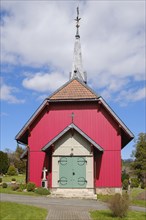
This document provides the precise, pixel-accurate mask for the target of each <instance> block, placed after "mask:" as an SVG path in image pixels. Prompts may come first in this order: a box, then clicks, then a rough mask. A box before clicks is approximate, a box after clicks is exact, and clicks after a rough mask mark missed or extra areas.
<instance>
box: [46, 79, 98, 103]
mask: <svg viewBox="0 0 146 220" xmlns="http://www.w3.org/2000/svg"><path fill="white" fill-rule="evenodd" d="M73 81H77V82H78V83H80V84H81V85H82V86H83V87H84V88H85V89H87V91H88V92H90V93H91V94H92V96H93V97H91V94H90V95H89V94H88V95H87V96H90V97H79V98H80V99H82V98H84V99H85V98H99V97H100V95H98V94H96V93H95V91H94V90H93V89H91V88H90V87H89V86H88V85H87V84H85V83H84V82H82V81H81V80H80V79H78V78H72V79H71V80H69V81H67V82H66V83H65V84H64V85H63V86H61V87H60V88H59V89H57V90H56V91H55V92H54V93H52V94H51V95H50V96H49V97H48V98H47V99H48V100H49V99H50V100H51V99H61V98H53V96H55V95H57V93H59V92H61V91H62V90H63V89H65V88H66V87H67V86H68V85H69V84H71V83H72V82H73ZM78 92H79V93H81V91H78ZM80 95H81V94H80ZM82 95H83V94H82ZM60 96H61V95H60ZM75 96H76V95H75ZM69 98H70V97H68V98H67V97H65V99H69ZM72 98H73V97H72ZM62 99H64V98H62ZM76 99H77V97H76Z"/></svg>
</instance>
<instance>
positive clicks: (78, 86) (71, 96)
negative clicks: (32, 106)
mask: <svg viewBox="0 0 146 220" xmlns="http://www.w3.org/2000/svg"><path fill="white" fill-rule="evenodd" d="M98 97H99V96H98V95H97V94H96V93H95V92H94V91H92V90H91V88H90V87H88V86H87V84H85V83H83V82H81V81H80V80H79V79H77V78H75V79H72V80H70V81H69V82H67V83H66V84H65V85H63V86H62V87H61V88H60V89H58V90H57V91H56V92H55V93H53V94H52V95H51V96H50V97H49V99H50V100H82V99H86V100H87V99H97V98H98Z"/></svg>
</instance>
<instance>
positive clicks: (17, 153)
mask: <svg viewBox="0 0 146 220" xmlns="http://www.w3.org/2000/svg"><path fill="white" fill-rule="evenodd" d="M23 152H24V149H23V148H22V147H20V146H19V145H17V148H16V150H15V152H14V154H15V160H14V166H15V167H16V168H17V169H18V172H19V173H24V172H25V171H26V162H25V161H24V160H20V156H21V155H22V153H23Z"/></svg>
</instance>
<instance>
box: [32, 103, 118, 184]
mask: <svg viewBox="0 0 146 220" xmlns="http://www.w3.org/2000/svg"><path fill="white" fill-rule="evenodd" d="M72 112H74V115H75V117H74V124H75V125H76V126H78V127H79V128H80V129H81V130H82V131H83V132H85V133H86V134H87V135H88V136H89V137H90V138H92V139H93V140H94V141H95V142H96V143H97V144H99V145H100V146H101V147H102V148H103V149H104V150H105V152H104V153H103V156H102V163H101V167H100V169H101V170H100V175H99V179H97V180H96V185H98V186H107V185H108V186H120V184H121V177H120V175H121V167H120V163H121V158H120V150H121V136H120V135H119V134H118V132H117V130H118V125H117V124H116V123H115V122H114V120H113V119H112V118H111V117H110V116H109V114H108V113H107V112H106V111H105V110H104V109H102V107H101V109H100V111H98V108H97V104H96V103H89V102H88V103H81V102H80V103H76V104H70V103H68V104H63V103H59V104H58V103H52V104H50V106H49V112H48V113H47V112H45V111H44V112H43V113H42V115H41V116H40V117H39V118H38V120H37V122H35V124H33V126H32V127H31V128H30V129H31V135H30V137H29V146H30V151H31V152H32V153H31V152H30V154H31V156H30V157H31V158H30V177H31V180H32V181H35V182H36V180H37V184H40V182H41V176H40V172H42V169H43V160H44V156H45V153H41V152H40V151H41V148H42V147H43V146H44V145H46V144H47V143H48V142H49V141H50V140H52V139H53V138H54V137H55V136H56V135H57V134H59V133H60V132H61V131H62V130H64V128H65V127H67V126H68V125H69V124H71V123H72V118H71V114H72ZM36 161H37V165H35V164H36ZM36 167H37V170H38V172H37V173H38V174H34V173H36ZM34 170H35V172H34V173H33V171H34ZM113 176H114V178H113Z"/></svg>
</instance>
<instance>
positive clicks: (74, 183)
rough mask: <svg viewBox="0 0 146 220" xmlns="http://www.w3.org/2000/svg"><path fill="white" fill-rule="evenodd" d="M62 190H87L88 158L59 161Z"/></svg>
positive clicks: (74, 157) (62, 159) (68, 158)
mask: <svg viewBox="0 0 146 220" xmlns="http://www.w3.org/2000/svg"><path fill="white" fill-rule="evenodd" d="M58 163H59V180H58V182H59V187H60V188H86V184H87V180H86V164H87V161H86V157H80V156H72V157H71V156H69V157H66V156H64V157H60V159H59V161H58Z"/></svg>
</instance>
